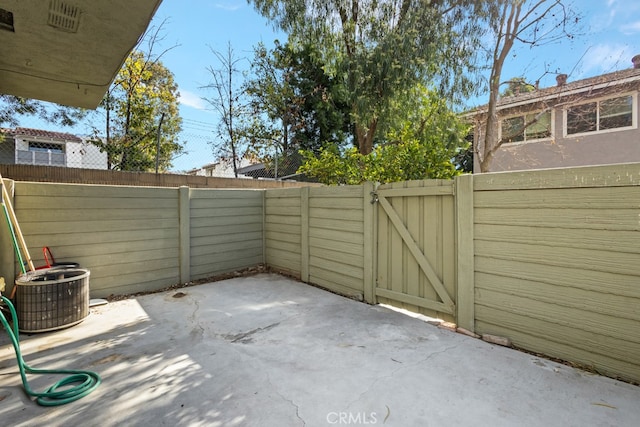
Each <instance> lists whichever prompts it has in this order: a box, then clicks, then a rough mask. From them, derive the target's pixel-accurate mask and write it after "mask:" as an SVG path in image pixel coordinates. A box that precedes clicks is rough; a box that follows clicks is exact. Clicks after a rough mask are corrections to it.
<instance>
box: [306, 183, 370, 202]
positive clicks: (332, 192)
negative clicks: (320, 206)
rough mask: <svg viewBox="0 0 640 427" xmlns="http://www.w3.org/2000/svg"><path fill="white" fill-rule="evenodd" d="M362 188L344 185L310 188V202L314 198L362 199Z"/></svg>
mask: <svg viewBox="0 0 640 427" xmlns="http://www.w3.org/2000/svg"><path fill="white" fill-rule="evenodd" d="M362 188H363V187H362V186H360V185H343V186H340V187H311V188H309V200H311V199H313V198H337V199H340V198H350V197H351V198H360V197H362Z"/></svg>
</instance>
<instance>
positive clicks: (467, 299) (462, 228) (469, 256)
mask: <svg viewBox="0 0 640 427" xmlns="http://www.w3.org/2000/svg"><path fill="white" fill-rule="evenodd" d="M455 203H456V253H457V262H456V265H457V274H456V277H457V286H456V307H457V313H456V319H457V324H458V326H459V327H461V328H464V329H466V330H468V331H471V332H475V307H474V304H475V282H474V259H473V257H474V248H473V231H474V223H473V175H461V176H457V177H456V178H455Z"/></svg>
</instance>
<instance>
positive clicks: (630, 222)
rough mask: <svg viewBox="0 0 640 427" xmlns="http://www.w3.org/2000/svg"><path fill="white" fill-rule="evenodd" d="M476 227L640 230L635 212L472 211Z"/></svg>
mask: <svg viewBox="0 0 640 427" xmlns="http://www.w3.org/2000/svg"><path fill="white" fill-rule="evenodd" d="M475 222H476V224H497V225H502V224H509V225H523V226H532V227H551V228H578V229H583V228H584V229H601V230H627V231H640V222H639V221H638V210H637V209H544V208H543V209H536V208H535V207H531V208H529V209H500V208H481V209H475Z"/></svg>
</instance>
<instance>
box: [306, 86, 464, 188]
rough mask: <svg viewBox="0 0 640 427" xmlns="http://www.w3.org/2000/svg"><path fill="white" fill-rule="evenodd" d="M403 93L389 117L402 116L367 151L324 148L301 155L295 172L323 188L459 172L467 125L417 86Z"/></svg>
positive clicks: (449, 176)
mask: <svg viewBox="0 0 640 427" xmlns="http://www.w3.org/2000/svg"><path fill="white" fill-rule="evenodd" d="M406 95H407V96H404V97H403V100H402V101H399V102H397V103H396V109H397V110H396V111H395V112H394V113H393V114H391V116H398V117H400V116H401V117H402V118H401V119H400V118H398V119H397V120H396V121H395V122H394V123H396V124H395V125H394V126H392V127H390V128H389V129H388V130H387V131H386V141H385V142H384V143H380V144H378V145H376V147H374V149H373V151H372V152H371V153H368V154H361V153H360V152H359V150H358V149H357V148H355V147H352V148H348V149H346V150H342V151H340V150H339V149H338V148H337V147H336V146H335V145H331V144H329V145H327V146H326V147H325V148H324V149H323V150H322V151H321V152H320V153H318V154H317V155H316V154H314V153H313V152H311V151H303V152H302V155H303V165H302V166H301V167H300V169H299V172H300V173H305V174H307V175H308V176H311V177H315V178H316V179H318V180H319V181H320V182H323V183H325V184H360V183H362V182H364V181H377V182H381V183H387V182H395V181H405V180H414V179H432V178H439V179H449V178H451V177H453V176H455V175H457V174H459V173H460V171H459V170H457V169H456V167H455V165H454V164H453V160H454V158H455V157H456V155H458V154H459V153H460V152H461V151H463V150H465V149H466V148H467V147H468V145H469V143H468V142H467V141H465V136H466V134H467V132H468V130H469V129H468V126H467V125H465V124H464V123H462V122H461V121H460V120H459V119H458V117H457V115H456V114H455V113H454V112H453V111H451V110H450V109H449V108H448V107H447V105H446V103H445V102H444V101H443V100H442V99H440V98H438V97H437V95H436V94H435V93H434V92H430V91H427V90H425V89H424V88H421V87H418V88H416V89H414V90H412V91H410V92H408V93H407V94H406Z"/></svg>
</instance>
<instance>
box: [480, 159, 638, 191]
mask: <svg viewBox="0 0 640 427" xmlns="http://www.w3.org/2000/svg"><path fill="white" fill-rule="evenodd" d="M639 171H640V164H639V163H629V164H617V165H607V166H585V167H576V168H559V169H547V170H541V171H521V172H502V173H483V174H476V175H474V176H473V188H474V191H501V190H512V189H521V190H525V189H536V188H580V187H626V186H637V185H640V174H639V173H638V172H639Z"/></svg>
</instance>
